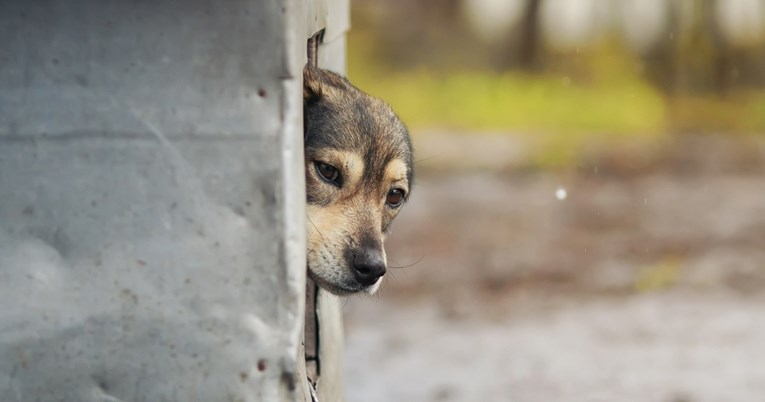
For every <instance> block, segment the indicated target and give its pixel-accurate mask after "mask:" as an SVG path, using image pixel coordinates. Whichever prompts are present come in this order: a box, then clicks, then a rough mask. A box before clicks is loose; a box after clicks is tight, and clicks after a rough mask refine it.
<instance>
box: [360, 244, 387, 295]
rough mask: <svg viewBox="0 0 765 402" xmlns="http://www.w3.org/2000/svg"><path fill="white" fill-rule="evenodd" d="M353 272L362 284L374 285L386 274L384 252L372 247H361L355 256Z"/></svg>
mask: <svg viewBox="0 0 765 402" xmlns="http://www.w3.org/2000/svg"><path fill="white" fill-rule="evenodd" d="M353 274H354V276H355V277H356V280H358V281H359V282H360V283H361V284H362V285H364V286H372V285H374V284H375V283H377V280H378V279H380V277H381V276H383V275H385V260H384V259H383V256H382V252H380V251H379V250H376V249H372V248H361V249H359V250H357V251H356V252H355V253H354V256H353Z"/></svg>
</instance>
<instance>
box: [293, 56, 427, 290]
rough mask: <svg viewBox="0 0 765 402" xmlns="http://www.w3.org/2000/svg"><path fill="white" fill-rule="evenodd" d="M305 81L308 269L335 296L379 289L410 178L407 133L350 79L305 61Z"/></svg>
mask: <svg viewBox="0 0 765 402" xmlns="http://www.w3.org/2000/svg"><path fill="white" fill-rule="evenodd" d="M303 80H304V91H303V92H304V94H303V95H304V119H305V179H306V195H307V212H308V217H307V218H308V221H307V233H308V244H307V248H308V250H307V260H308V275H309V276H310V277H311V279H313V280H314V282H316V283H317V284H318V285H319V286H321V287H322V288H324V289H326V290H328V291H330V292H332V293H335V294H338V295H342V294H350V293H355V292H360V291H365V292H368V293H374V292H375V291H376V290H377V288H378V287H379V285H380V282H381V280H382V276H383V274H385V270H386V267H387V260H386V257H385V249H384V248H383V242H384V240H385V237H386V236H387V234H388V233H389V232H390V225H391V223H392V222H393V219H394V218H395V217H396V215H397V214H398V211H399V210H400V209H401V206H402V205H403V204H404V202H405V201H406V200H407V198H408V197H409V191H410V188H411V185H412V173H413V172H412V145H411V141H410V139H409V133H408V131H407V129H406V127H405V126H404V124H403V123H401V121H400V120H399V119H398V117H397V116H396V114H395V113H393V110H391V108H390V106H388V105H387V104H385V103H384V102H383V101H381V100H379V99H376V98H373V97H371V96H369V95H367V94H365V93H363V92H361V91H359V90H358V89H356V88H355V87H354V86H353V85H351V83H350V82H348V80H347V79H345V78H343V77H341V76H339V75H337V74H334V73H331V72H328V71H325V70H321V69H318V68H315V67H306V68H305V70H304V72H303Z"/></svg>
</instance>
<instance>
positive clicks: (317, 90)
mask: <svg viewBox="0 0 765 402" xmlns="http://www.w3.org/2000/svg"><path fill="white" fill-rule="evenodd" d="M351 88H353V86H352V85H351V83H350V82H348V80H347V79H345V78H344V77H342V76H340V75H338V74H335V73H333V72H331V71H327V70H322V69H320V68H318V67H313V66H310V65H306V66H305V67H304V68H303V100H310V99H318V98H333V97H335V96H340V93H341V91H347V90H348V89H351Z"/></svg>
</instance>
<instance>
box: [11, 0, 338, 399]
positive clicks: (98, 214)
mask: <svg viewBox="0 0 765 402" xmlns="http://www.w3.org/2000/svg"><path fill="white" fill-rule="evenodd" d="M307 3H313V2H308V1H290V0H284V1H277V0H271V1H244V0H235V1H229V2H226V3H225V6H223V4H222V3H220V2H215V1H204V0H196V1H192V2H189V1H173V0H160V1H154V2H138V3H135V2H120V1H96V0H92V1H87V0H82V1H37V2H26V1H22V0H18V1H5V2H2V4H0V48H1V49H3V51H2V52H0V200H1V201H0V304H2V305H3V306H4V307H3V309H0V400H2V401H9V402H10V401H118V400H124V401H128V400H129V401H213V400H232V401H287V400H297V399H298V398H300V399H302V398H303V395H302V394H301V391H300V389H301V388H300V387H299V386H296V382H302V380H303V379H302V378H301V377H300V375H296V374H295V373H296V371H298V370H299V369H300V367H299V366H300V364H299V361H298V360H299V359H298V356H297V350H298V343H299V341H300V336H301V334H300V331H301V328H302V320H303V318H302V317H303V296H302V294H303V293H302V292H303V287H304V282H305V261H304V258H305V257H304V256H305V248H304V238H303V236H304V228H305V226H304V209H303V208H304V206H303V204H304V193H303V188H304V184H303V173H302V172H303V168H302V163H303V160H302V122H301V115H302V97H301V88H300V86H301V79H300V72H301V69H302V65H303V63H304V60H305V56H304V52H305V38H306V37H307V34H308V31H309V30H311V29H312V25H311V24H309V23H308V21H313V24H316V25H321V24H326V23H327V19H328V18H327V14H326V13H332V12H333V11H332V10H333V9H332V8H331V7H329V6H327V5H324V6H322V7H318V6H316V7H315V8H312V9H309V8H308V7H306V4H307ZM316 3H331V2H316ZM340 3H343V4H346V3H344V2H340ZM346 8H347V4H346ZM320 12H322V13H325V14H317V13H320ZM311 13H314V14H311ZM346 26H347V24H346ZM341 28H342V27H340V28H338V31H341V30H342V29H341ZM296 390H297V391H296Z"/></svg>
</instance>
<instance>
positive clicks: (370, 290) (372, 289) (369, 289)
mask: <svg viewBox="0 0 765 402" xmlns="http://www.w3.org/2000/svg"><path fill="white" fill-rule="evenodd" d="M382 280H383V277H382V276H381V277H380V279H378V280H377V282H375V284H374V285H372V286H369V287H367V288H366V289H364V293H367V294H370V295H373V294H375V293H376V292H377V289H380V285H381V284H382Z"/></svg>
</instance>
